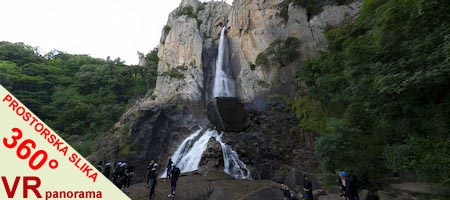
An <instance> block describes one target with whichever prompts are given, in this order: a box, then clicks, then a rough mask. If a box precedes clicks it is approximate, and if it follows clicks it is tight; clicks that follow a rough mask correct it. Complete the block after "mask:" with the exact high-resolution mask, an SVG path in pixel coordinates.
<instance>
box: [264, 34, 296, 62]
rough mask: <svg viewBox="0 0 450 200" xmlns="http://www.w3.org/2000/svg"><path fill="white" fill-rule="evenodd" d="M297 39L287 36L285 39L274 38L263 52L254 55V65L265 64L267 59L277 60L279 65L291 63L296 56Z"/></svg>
mask: <svg viewBox="0 0 450 200" xmlns="http://www.w3.org/2000/svg"><path fill="white" fill-rule="evenodd" d="M299 43H300V42H299V40H298V39H297V38H295V37H288V38H287V39H286V40H284V41H283V40H279V39H278V40H275V41H273V42H272V43H271V44H270V45H269V47H267V49H266V50H264V52H261V53H259V54H258V56H256V61H255V63H256V65H258V66H259V65H265V64H268V63H269V59H270V60H271V61H273V62H277V63H279V64H280V66H281V67H284V66H285V65H287V64H289V63H291V62H292V61H294V60H295V59H296V58H297V57H298V56H299V54H298V51H297V47H298V45H299Z"/></svg>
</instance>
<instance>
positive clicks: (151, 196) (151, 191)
mask: <svg viewBox="0 0 450 200" xmlns="http://www.w3.org/2000/svg"><path fill="white" fill-rule="evenodd" d="M157 183H158V180H157V179H156V177H155V178H154V179H151V182H150V183H149V184H148V185H149V188H150V196H149V198H148V199H153V198H154V195H155V187H156V184H157Z"/></svg>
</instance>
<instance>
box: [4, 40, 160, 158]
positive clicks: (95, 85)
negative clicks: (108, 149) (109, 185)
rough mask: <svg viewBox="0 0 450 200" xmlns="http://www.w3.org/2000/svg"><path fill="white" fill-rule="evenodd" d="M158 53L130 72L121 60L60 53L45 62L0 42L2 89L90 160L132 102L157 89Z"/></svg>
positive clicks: (24, 49)
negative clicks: (98, 139) (100, 140)
mask: <svg viewBox="0 0 450 200" xmlns="http://www.w3.org/2000/svg"><path fill="white" fill-rule="evenodd" d="M156 53H157V49H154V50H153V51H151V52H150V53H148V54H147V55H146V56H145V61H146V62H145V65H144V66H127V65H125V64H123V62H122V61H121V60H120V59H119V58H118V59H115V60H114V61H112V60H110V59H109V58H108V59H107V60H102V59H97V58H92V57H90V56H87V55H70V54H66V53H64V52H60V51H57V50H53V51H51V52H49V53H48V54H46V55H45V56H41V55H39V54H38V53H37V52H36V51H35V50H34V48H32V47H29V46H27V45H24V44H22V43H9V42H0V59H1V60H0V84H2V85H3V86H4V87H6V88H7V89H8V90H10V91H11V92H12V93H13V94H14V95H15V96H16V97H17V98H18V99H20V100H21V101H22V102H23V103H24V104H25V105H26V106H27V107H28V108H30V109H31V110H32V111H33V112H34V113H35V114H36V115H37V116H39V118H41V119H42V120H44V121H45V122H46V123H47V124H48V125H49V126H50V127H52V128H53V129H54V130H55V131H57V132H58V133H59V134H60V135H61V136H62V137H63V138H64V139H65V140H67V141H68V142H69V143H71V144H73V145H74V147H75V148H77V150H79V151H80V153H82V154H83V155H88V154H89V153H90V148H91V144H92V143H93V141H94V140H95V139H96V137H98V136H100V135H102V134H103V133H104V132H106V131H108V130H109V129H110V128H111V127H112V125H113V124H114V123H115V122H116V121H117V120H118V118H119V117H120V115H121V114H122V112H123V111H124V109H125V107H126V106H127V105H128V104H129V102H130V101H131V100H133V99H134V98H137V97H139V96H143V95H145V94H146V93H147V91H148V90H151V89H152V88H153V87H154V86H155V81H156V67H157V64H158V57H157V56H156Z"/></svg>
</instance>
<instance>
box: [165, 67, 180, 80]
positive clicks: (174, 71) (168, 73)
mask: <svg viewBox="0 0 450 200" xmlns="http://www.w3.org/2000/svg"><path fill="white" fill-rule="evenodd" d="M161 76H169V77H172V78H177V79H183V78H184V74H183V73H181V72H180V71H178V70H177V69H174V68H172V69H170V70H169V71H165V72H164V73H162V74H161Z"/></svg>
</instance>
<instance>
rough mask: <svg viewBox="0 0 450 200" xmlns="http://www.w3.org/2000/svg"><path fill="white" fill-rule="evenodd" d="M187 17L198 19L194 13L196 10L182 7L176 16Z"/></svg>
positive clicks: (189, 6) (188, 6)
mask: <svg viewBox="0 0 450 200" xmlns="http://www.w3.org/2000/svg"><path fill="white" fill-rule="evenodd" d="M183 15H186V16H188V17H192V18H197V14H196V13H195V12H194V8H193V7H192V6H191V5H187V6H184V7H182V8H181V9H180V10H179V11H178V12H177V14H176V16H177V17H179V16H183Z"/></svg>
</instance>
